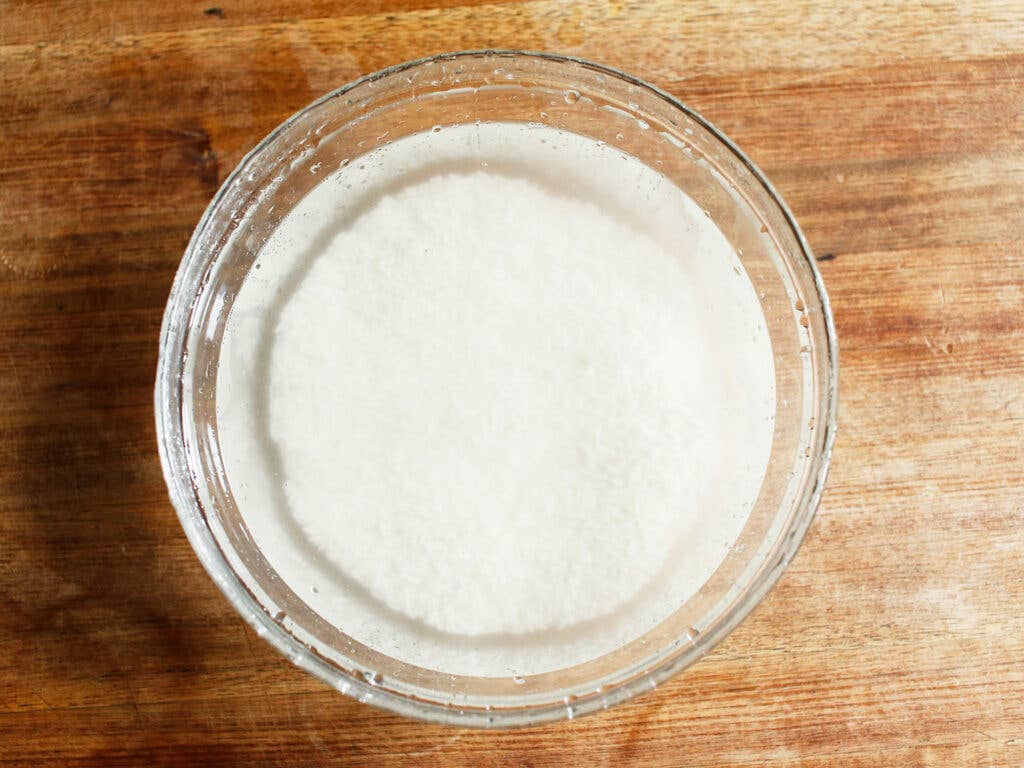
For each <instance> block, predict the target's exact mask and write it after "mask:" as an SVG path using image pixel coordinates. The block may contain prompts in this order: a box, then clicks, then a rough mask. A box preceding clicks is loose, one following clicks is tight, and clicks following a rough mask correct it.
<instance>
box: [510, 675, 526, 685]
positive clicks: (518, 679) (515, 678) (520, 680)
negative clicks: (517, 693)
mask: <svg viewBox="0 0 1024 768" xmlns="http://www.w3.org/2000/svg"><path fill="white" fill-rule="evenodd" d="M512 682H513V683H515V684H516V685H526V678H525V677H523V676H522V675H512Z"/></svg>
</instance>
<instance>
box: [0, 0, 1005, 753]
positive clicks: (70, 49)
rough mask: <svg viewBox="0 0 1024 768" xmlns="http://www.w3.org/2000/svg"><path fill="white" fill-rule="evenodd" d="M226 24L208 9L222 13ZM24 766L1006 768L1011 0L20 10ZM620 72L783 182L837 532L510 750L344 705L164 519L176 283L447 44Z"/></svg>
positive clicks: (19, 659)
mask: <svg viewBox="0 0 1024 768" xmlns="http://www.w3.org/2000/svg"><path fill="white" fill-rule="evenodd" d="M213 6H219V8H220V10H221V12H220V13H204V11H205V10H207V9H209V8H211V7H213ZM0 18H2V21H0V221H2V222H3V226H2V227H0V598H2V600H3V606H4V609H3V610H2V611H0V762H2V763H3V765H5V766H46V765H54V766H67V765H72V766H85V765H89V766H119V765H124V766H138V765H188V766H200V765H210V766H225V767H227V766H234V765H238V766H242V765H245V766H249V765H266V766H312V765H316V766H327V765H352V766H399V765H417V766H424V767H428V766H453V765H467V764H468V765H478V766H534V767H540V766H564V765H575V764H588V765H607V766H630V765H637V766H640V765H642V766H684V765H685V766H696V767H698V768H699V767H701V766H707V767H708V768H710V767H711V766H744V767H747V768H753V766H769V767H771V768H780V767H782V766H802V767H804V768H812V767H813V768H835V767H837V766H843V767H844V768H854V767H858V768H868V767H876V766H877V767H879V768H880V767H881V766H896V765H898V766H961V765H962V766H1020V765H1024V87H1022V86H1024V7H1022V6H1021V5H1020V4H1019V3H1018V2H975V3H969V4H968V3H965V4H962V5H957V4H952V3H925V4H914V5H909V4H906V5H888V4H872V5H870V6H868V7H863V8H859V7H855V6H851V7H850V8H849V9H846V8H845V7H841V6H839V5H835V6H833V5H824V4H812V3H788V2H782V1H781V0H773V1H772V2H765V3H761V4H758V5H757V6H756V7H746V6H740V5H736V6H733V5H730V4H724V3H714V2H709V1H708V0H701V1H700V2H694V3H671V2H666V1H665V0H656V1H654V2H643V3H641V2H636V3H632V2H611V3H597V2H586V3H573V4H569V3H560V2H554V1H551V2H504V3H501V2H479V3H474V2H460V1H458V0H455V1H454V2H440V1H439V0H408V1H406V2H399V1H397V0H396V1H394V2H386V1H384V0H379V1H376V2H365V3H356V2H338V3H331V2H325V1H322V0H317V1H316V2H296V1H295V0H286V1H285V2H281V3H272V2H268V1H266V0H257V1H256V2H252V3H249V4H243V3H236V2H233V0H216V2H215V0H205V2H204V3H193V2H179V3H142V4H134V3H127V4H125V3H109V2H101V1H100V0H61V1H59V2H47V3H41V2H31V3H30V2H24V1H23V0H8V2H5V3H0ZM488 46H498V47H523V48H530V49H546V50H555V51H561V52H566V53H573V54H578V55H581V56H585V57H587V58H591V59H595V60H598V61H601V62H604V63H608V64H611V65H615V66H619V67H622V68H624V69H627V70H629V71H631V72H633V73H635V74H637V75H639V76H641V77H644V78H647V79H649V80H651V81H653V82H655V83H657V84H659V85H661V86H662V87H664V88H666V89H668V90H669V91H671V92H672V93H674V94H676V95H677V96H679V97H680V98H682V99H683V100H684V101H686V102H688V103H689V104H690V105H692V106H693V107H695V108H697V109H698V110H700V111H701V112H703V113H704V114H705V115H706V116H707V117H708V118H709V119H710V120H712V121H713V122H714V123H716V124H717V125H719V126H720V127H721V128H722V129H723V130H725V131H726V132H727V133H728V134H729V135H730V136H731V137H732V138H733V139H735V140H736V141H737V142H738V143H739V144H740V145H741V146H742V147H744V149H746V150H747V151H748V153H749V154H750V155H751V156H752V157H753V158H754V159H755V161H757V162H759V163H760V164H761V165H762V167H763V168H764V169H765V170H766V171H767V173H768V175H769V176H770V177H771V178H772V180H773V181H774V182H775V184H776V186H777V187H778V188H779V189H780V190H781V192H782V193H783V195H784V196H785V197H786V198H787V200H788V201H789V203H790V204H791V206H792V208H793V209H794V211H795V212H796V215H797V217H798V219H799V220H800V221H801V223H802V224H803V226H804V229H805V231H806V233H807V235H808V238H809V240H810V242H811V244H812V246H813V247H814V249H815V250H816V252H817V253H818V254H819V255H820V256H822V257H827V258H826V260H823V261H822V262H821V268H822V272H823V273H824V276H825V279H826V282H827V285H828V288H829V290H830V292H831V294H832V300H833V305H834V308H835V314H836V323H837V325H838V331H839V336H840V341H841V347H842V356H843V370H842V375H841V378H842V381H841V391H842V404H841V433H840V438H839V442H838V445H837V449H836V453H835V462H834V465H833V472H832V476H831V479H830V483H829V487H828V491H827V493H826V496H825V499H824V502H823V504H822V508H821V511H820V513H819V515H818V518H817V519H816V521H815V523H814V525H813V526H812V528H811V531H810V534H809V535H808V537H807V540H806V542H805V544H804V546H803V548H802V550H801V552H800V554H799V556H798V557H797V559H796V560H795V562H794V563H793V565H792V567H791V568H790V569H789V571H788V572H787V573H786V575H785V576H784V578H783V579H782V581H781V582H780V584H779V585H778V587H777V588H776V589H775V590H774V591H773V592H772V594H771V595H770V596H769V598H768V599H767V600H766V601H765V603H764V604H763V605H762V606H761V607H760V608H758V610H757V611H756V612H755V613H754V614H753V616H752V617H751V618H750V619H749V620H748V621H747V622H746V623H745V624H744V625H743V626H742V627H741V628H740V629H739V630H737V631H736V632H735V633H734V634H733V635H732V636H731V637H730V638H729V639H728V640H727V641H726V642H725V643H724V644H723V645H721V646H720V647H719V648H718V649H716V651H715V652H713V653H712V654H711V655H710V656H709V657H708V658H707V659H706V660H705V661H703V662H702V663H700V664H698V665H697V666H696V667H694V668H693V669H692V670H690V671H689V672H688V673H686V674H685V675H683V676H682V677H680V678H678V679H676V680H674V681H672V682H670V683H669V684H667V685H665V686H664V687H663V688H662V689H661V690H658V691H656V692H654V693H652V694H650V695H647V696H645V697H643V698H642V699H640V700H638V701H636V702H633V703H631V704H629V705H627V706H625V707H622V708H621V709H619V710H616V711H611V712H608V713H604V714H601V715H596V716H593V717H589V718H584V719H582V720H579V721H576V722H571V723H565V724H562V725H558V726H551V727H544V728H536V729H531V730H525V731H518V732H511V733H478V732H465V731H459V730H452V729H445V728H438V727H432V726H426V725H421V724H418V723H414V722H409V721H406V720H403V719H400V718H398V717H394V716H391V715H386V714H382V713H380V712H377V711H375V710H372V709H369V708H367V707H364V706H362V705H359V704H357V703H355V702H353V701H350V700H348V699H346V698H344V697H342V696H340V695H338V694H336V693H334V692H332V691H330V690H328V689H327V688H326V687H324V686H322V685H321V684H319V683H318V682H316V681H315V680H313V679H312V678H310V677H308V676H307V675H305V674H302V673H300V672H298V671H297V670H295V669H293V668H292V667H291V666H290V665H289V664H288V663H287V662H286V661H285V660H283V659H282V658H279V657H278V656H277V655H276V654H275V653H273V652H272V651H271V650H270V648H269V647H268V646H266V645H265V644H263V643H262V642H261V641H260V640H258V639H257V638H256V637H255V635H254V634H253V633H252V632H250V631H249V630H248V629H247V628H246V627H245V626H244V625H243V623H242V622H241V621H240V620H239V619H238V618H237V617H236V616H235V614H234V613H233V611H232V610H231V609H230V608H229V607H228V604H227V602H226V601H225V600H224V599H223V598H222V597H221V596H220V594H219V593H218V592H217V590H216V589H215V587H214V586H213V585H212V583H210V581H209V579H208V578H207V577H206V576H205V574H204V573H203V571H202V569H201V567H200V566H199V564H198V562H197V561H196V559H195V557H194V555H193V554H192V551H191V549H190V548H189V546H188V544H187V542H186V540H185V537H184V536H183V534H182V532H181V530H180V528H179V526H178V523H177V520H176V518H175V516H174V513H173V511H172V510H171V507H170V505H169V503H168V501H167V499H166V496H165V492H164V488H163V484H162V480H161V476H160V468H159V465H158V461H157V456H156V446H155V437H154V432H153V419H152V413H151V410H152V405H151V391H152V383H153V376H154V368H155V360H156V349H157V334H158V327H159V322H160V317H161V312H162V309H163V304H164V301H165V299H166V296H167V292H168V290H169V287H170V282H171V279H172V276H173V274H174V270H175V268H176V266H177V263H178V260H179V259H180V257H181V253H182V251H183V248H184V245H185V243H186V241H187V238H188V236H189V234H190V232H191V229H192V227H193V226H194V225H195V223H196V221H197V220H198V217H199V215H200V213H201V212H202V210H203V208H204V207H205V206H206V204H207V203H208V201H209V199H210V197H211V196H212V194H213V193H214V191H215V190H216V188H217V186H218V185H219V183H220V181H221V180H222V179H223V178H224V176H225V175H226V174H227V173H228V172H229V171H230V169H231V168H232V167H233V166H234V164H235V163H236V162H237V161H238V160H239V158H240V157H241V156H242V154H243V153H244V152H245V151H246V150H247V149H248V148H249V147H251V146H252V145H253V144H254V143H255V142H257V141H258V140H259V139H260V138H261V137H262V136H263V135H265V134H266V133H267V132H268V131H269V130H270V129H271V128H273V127H274V126H275V125H276V124H277V123H279V122H280V121H281V120H282V119H283V118H284V117H286V116H287V115H288V114H290V113H291V112H293V111H294V110H296V109H297V108H299V107H301V106H302V105H304V104H306V103H307V102H309V101H310V100H312V99H313V98H314V97H316V96H318V95H320V94H321V93H323V92H324V91H326V90H328V89H330V88H333V87H335V86H337V85H340V84H342V83H344V82H346V81H347V80H349V79H351V78H353V77H355V76H357V75H359V74H362V73H365V72H368V71H371V70H374V69H377V68H379V67H382V66H385V65H387V64H391V63H394V62H397V61H401V60H405V59H409V58H414V57H417V56H420V55H424V54H428V53H435V52H438V51H440V50H452V49H460V48H476V47H488Z"/></svg>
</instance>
